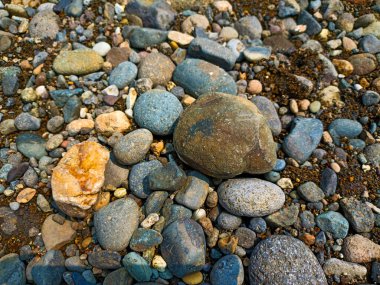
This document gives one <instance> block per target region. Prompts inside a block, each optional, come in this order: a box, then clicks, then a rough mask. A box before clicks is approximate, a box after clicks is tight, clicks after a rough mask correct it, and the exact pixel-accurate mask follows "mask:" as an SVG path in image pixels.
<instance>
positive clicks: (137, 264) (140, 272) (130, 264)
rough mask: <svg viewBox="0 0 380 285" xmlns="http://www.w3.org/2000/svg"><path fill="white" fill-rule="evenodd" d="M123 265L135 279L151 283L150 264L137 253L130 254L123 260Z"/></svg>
mask: <svg viewBox="0 0 380 285" xmlns="http://www.w3.org/2000/svg"><path fill="white" fill-rule="evenodd" d="M122 262H123V265H124V267H125V268H126V269H127V271H128V273H129V274H130V275H131V276H132V277H133V279H135V280H137V281H139V282H142V281H149V280H150V277H151V276H152V273H153V272H152V269H151V268H150V266H149V264H148V262H147V261H146V260H145V259H144V258H143V257H141V256H140V255H139V254H137V253H136V252H130V253H128V254H127V255H126V256H124V258H123V261H122Z"/></svg>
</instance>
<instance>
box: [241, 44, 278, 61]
mask: <svg viewBox="0 0 380 285" xmlns="http://www.w3.org/2000/svg"><path fill="white" fill-rule="evenodd" d="M271 52H272V50H271V48H267V47H248V48H246V49H244V51H243V54H244V57H245V59H246V60H248V61H249V62H258V61H260V60H263V59H269V57H270V55H271Z"/></svg>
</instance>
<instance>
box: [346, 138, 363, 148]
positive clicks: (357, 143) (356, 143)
mask: <svg viewBox="0 0 380 285" xmlns="http://www.w3.org/2000/svg"><path fill="white" fill-rule="evenodd" d="M348 145H349V146H351V147H352V148H353V149H358V150H363V149H364V148H365V146H366V144H365V141H363V140H361V139H350V140H349V142H348Z"/></svg>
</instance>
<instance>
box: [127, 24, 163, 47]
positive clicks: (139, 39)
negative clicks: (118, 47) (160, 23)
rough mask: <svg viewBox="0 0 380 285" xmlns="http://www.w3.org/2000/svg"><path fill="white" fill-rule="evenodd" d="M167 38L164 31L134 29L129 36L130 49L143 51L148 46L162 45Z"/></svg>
mask: <svg viewBox="0 0 380 285" xmlns="http://www.w3.org/2000/svg"><path fill="white" fill-rule="evenodd" d="M167 38H168V33H167V32H166V31H161V30H156V29H150V28H135V29H133V30H132V32H131V33H130V34H129V41H130V44H131V47H133V48H136V49H145V48H147V47H150V46H154V45H158V44H160V43H163V42H164V41H166V39H167Z"/></svg>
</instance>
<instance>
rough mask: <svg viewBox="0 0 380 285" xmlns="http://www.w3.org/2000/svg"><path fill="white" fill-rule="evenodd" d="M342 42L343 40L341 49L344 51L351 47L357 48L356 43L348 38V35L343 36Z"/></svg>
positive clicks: (349, 49)
mask: <svg viewBox="0 0 380 285" xmlns="http://www.w3.org/2000/svg"><path fill="white" fill-rule="evenodd" d="M342 42H343V49H344V50H345V51H352V50H353V49H357V48H358V46H357V45H356V43H355V42H354V41H353V40H352V39H350V38H348V37H343V40H342Z"/></svg>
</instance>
